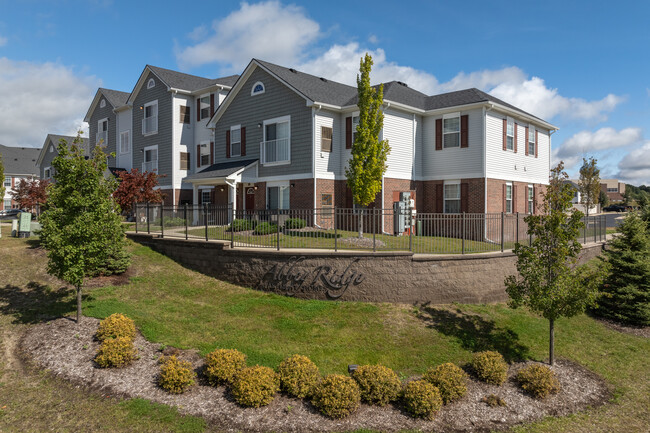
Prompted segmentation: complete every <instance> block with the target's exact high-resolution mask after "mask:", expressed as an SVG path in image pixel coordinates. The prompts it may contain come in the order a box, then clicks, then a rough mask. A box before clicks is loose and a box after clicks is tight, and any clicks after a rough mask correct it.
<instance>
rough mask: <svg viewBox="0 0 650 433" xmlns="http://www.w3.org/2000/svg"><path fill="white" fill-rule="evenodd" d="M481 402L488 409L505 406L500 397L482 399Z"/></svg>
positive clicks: (493, 396)
mask: <svg viewBox="0 0 650 433" xmlns="http://www.w3.org/2000/svg"><path fill="white" fill-rule="evenodd" d="M481 401H482V402H483V403H485V404H487V405H488V406H490V407H498V406H507V404H506V402H505V401H503V399H502V398H501V397H499V396H498V395H494V394H490V395H487V396H485V397H483V398H482V399H481Z"/></svg>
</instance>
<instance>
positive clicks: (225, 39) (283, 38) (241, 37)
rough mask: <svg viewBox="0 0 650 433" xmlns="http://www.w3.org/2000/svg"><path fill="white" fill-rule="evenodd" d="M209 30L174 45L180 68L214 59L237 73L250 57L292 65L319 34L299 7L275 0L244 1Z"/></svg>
mask: <svg viewBox="0 0 650 433" xmlns="http://www.w3.org/2000/svg"><path fill="white" fill-rule="evenodd" d="M212 30H213V31H214V33H213V34H212V35H211V36H209V37H208V38H207V39H206V40H204V41H203V42H199V43H197V44H196V45H193V46H188V47H185V48H180V47H177V49H176V58H177V61H178V63H179V65H180V66H181V67H182V68H191V67H195V66H200V65H204V64H208V63H215V62H216V63H220V64H222V65H223V66H225V68H224V69H225V70H230V71H232V72H241V70H242V69H243V68H244V67H245V66H246V65H247V64H248V62H250V60H251V58H253V57H257V58H263V59H267V60H271V61H275V62H278V63H280V64H283V65H294V64H295V63H296V62H297V61H299V60H300V59H301V58H302V56H303V55H304V53H305V50H306V48H307V47H308V46H309V45H310V44H312V43H313V42H314V41H315V40H316V39H317V38H318V37H319V35H320V27H319V25H318V23H317V22H316V21H313V20H312V19H310V18H308V17H307V16H306V14H305V11H304V9H303V8H301V7H298V6H294V5H288V6H283V5H282V4H280V3H279V2H278V1H267V2H263V3H257V4H252V5H251V4H249V3H246V2H244V3H242V4H241V8H240V9H239V10H236V11H234V12H232V13H231V14H230V15H228V16H227V17H225V18H224V19H221V20H215V21H213V23H212ZM197 31H198V32H200V30H197V29H195V31H193V32H192V34H194V33H195V32H197Z"/></svg>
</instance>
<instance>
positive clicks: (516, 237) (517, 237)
mask: <svg viewBox="0 0 650 433" xmlns="http://www.w3.org/2000/svg"><path fill="white" fill-rule="evenodd" d="M516 230H517V234H516V235H515V243H517V244H518V243H519V212H517V225H516Z"/></svg>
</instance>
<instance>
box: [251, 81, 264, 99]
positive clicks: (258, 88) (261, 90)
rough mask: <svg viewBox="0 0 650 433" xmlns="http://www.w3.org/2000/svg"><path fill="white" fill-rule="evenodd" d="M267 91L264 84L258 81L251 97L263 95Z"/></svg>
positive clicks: (252, 89)
mask: <svg viewBox="0 0 650 433" xmlns="http://www.w3.org/2000/svg"><path fill="white" fill-rule="evenodd" d="M265 90H266V89H265V88H264V83H262V82H261V81H258V82H257V83H255V84H253V87H252V88H251V96H255V95H261V94H262V93H264V91H265Z"/></svg>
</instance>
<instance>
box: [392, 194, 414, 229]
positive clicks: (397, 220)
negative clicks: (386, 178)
mask: <svg viewBox="0 0 650 433" xmlns="http://www.w3.org/2000/svg"><path fill="white" fill-rule="evenodd" d="M412 197H413V194H412V193H411V191H403V192H400V193H399V201H396V202H394V203H393V212H394V218H393V231H394V232H395V234H396V235H401V234H404V233H410V230H411V229H412V226H413V218H414V216H415V200H414V199H413V198H412Z"/></svg>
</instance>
